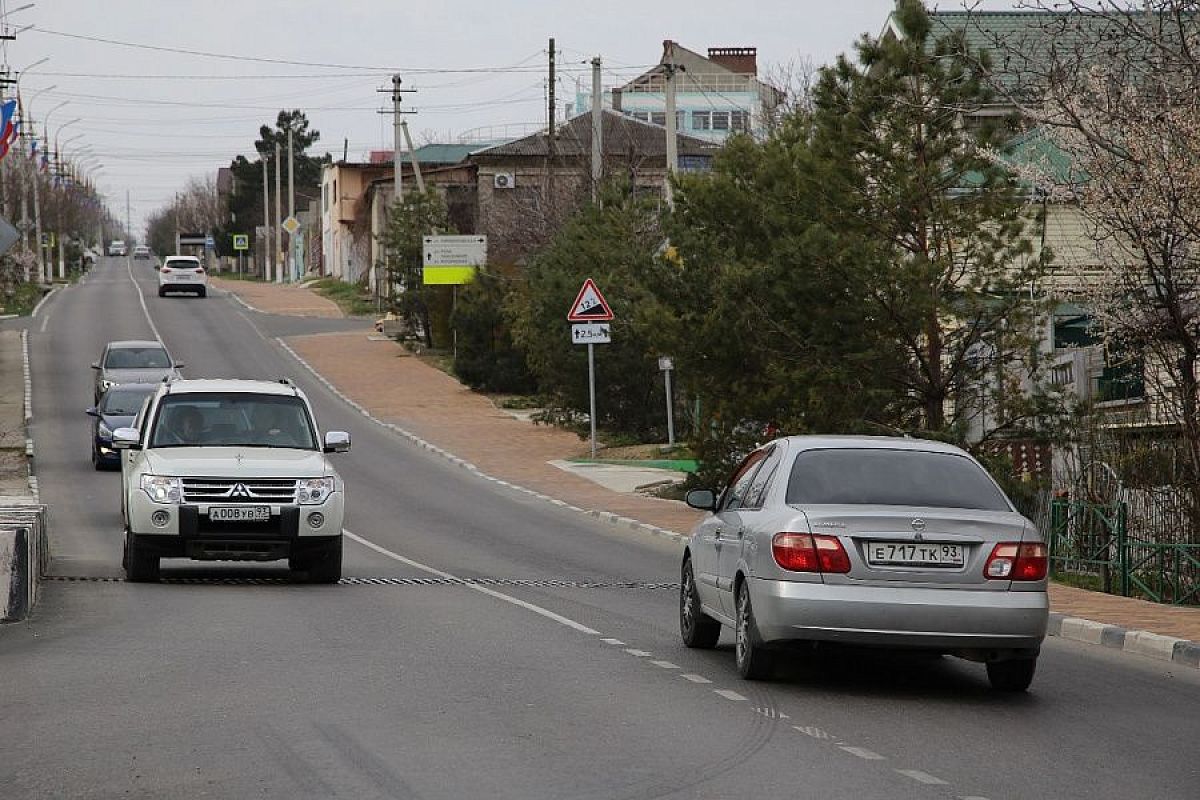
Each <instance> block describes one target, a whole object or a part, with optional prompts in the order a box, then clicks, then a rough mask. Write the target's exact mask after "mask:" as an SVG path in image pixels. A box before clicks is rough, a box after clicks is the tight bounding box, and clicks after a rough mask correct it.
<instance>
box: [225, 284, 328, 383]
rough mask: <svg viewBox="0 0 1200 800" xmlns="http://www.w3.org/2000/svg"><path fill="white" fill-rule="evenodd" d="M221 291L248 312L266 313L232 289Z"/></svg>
mask: <svg viewBox="0 0 1200 800" xmlns="http://www.w3.org/2000/svg"><path fill="white" fill-rule="evenodd" d="M221 291H222V292H224V293H225V294H226V295H227V296H228V297H232V298H233V299H234V300H236V301H237V302H239V303H241V304H242V307H243V308H245V309H246V310H247V311H253V312H255V313H256V314H265V313H266V312H265V311H261V310H259V309H257V308H255V307H254V306H252V305H250V304H249V303H247V302H246V301H245V300H243V299H242V298H241V297H239V296H238V293H237V292H235V291H233V290H232V289H221ZM285 346H286V345H285ZM292 355H295V353H293V354H292ZM305 366H308V365H307V364H305ZM309 369H310V370H311V369H312V367H309ZM314 374H315V370H314Z"/></svg>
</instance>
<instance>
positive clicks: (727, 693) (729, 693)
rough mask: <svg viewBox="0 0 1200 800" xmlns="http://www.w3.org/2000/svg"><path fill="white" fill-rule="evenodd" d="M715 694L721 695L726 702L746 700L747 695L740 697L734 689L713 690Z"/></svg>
mask: <svg viewBox="0 0 1200 800" xmlns="http://www.w3.org/2000/svg"><path fill="white" fill-rule="evenodd" d="M713 693H714V694H719V695H721V697H724V698H725V699H726V700H734V701H738V700H745V699H746V697H745V695H740V694H738V693H737V692H735V691H734V690H733V689H713Z"/></svg>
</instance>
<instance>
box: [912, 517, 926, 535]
mask: <svg viewBox="0 0 1200 800" xmlns="http://www.w3.org/2000/svg"><path fill="white" fill-rule="evenodd" d="M912 529H913V530H914V531H918V532H920V531H923V530H925V520H923V519H914V520H913V521H912Z"/></svg>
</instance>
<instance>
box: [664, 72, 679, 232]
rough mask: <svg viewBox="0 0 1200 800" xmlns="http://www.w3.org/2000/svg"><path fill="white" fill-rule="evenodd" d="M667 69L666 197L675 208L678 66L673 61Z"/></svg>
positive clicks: (677, 146) (677, 158)
mask: <svg viewBox="0 0 1200 800" xmlns="http://www.w3.org/2000/svg"><path fill="white" fill-rule="evenodd" d="M663 66H664V67H665V69H666V73H667V75H666V78H667V80H666V92H665V94H666V102H665V105H666V108H665V111H666V117H667V118H666V120H665V121H666V123H667V178H666V180H667V183H666V197H667V207H668V208H672V209H673V208H675V190H674V188H672V186H671V180H672V179H673V178H674V177H675V171H676V170H677V169H678V168H679V138H678V136H677V135H676V131H675V127H676V125H675V73H676V72H677V71H678V69H679V68H678V67H677V66H676V65H675V64H674V63H673V62H672V63H668V64H664V65H663Z"/></svg>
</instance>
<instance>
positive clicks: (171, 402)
mask: <svg viewBox="0 0 1200 800" xmlns="http://www.w3.org/2000/svg"><path fill="white" fill-rule="evenodd" d="M150 446H151V447H205V446H216V447H220V446H245V447H287V448H298V449H301V450H315V449H317V439H316V432H315V431H314V430H313V426H312V422H311V421H310V419H309V415H308V408H307V407H306V406H305V405H304V401H303V400H301V399H300V398H299V397H295V396H287V395H272V394H250V393H248V392H230V393H227V394H221V393H215V392H214V393H207V392H196V393H191V392H188V393H185V394H176V395H167V396H166V397H164V398H163V399H162V401H161V402H160V403H159V406H158V415H157V418H156V421H155V423H154V432H153V434H152V436H151V439H150Z"/></svg>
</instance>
